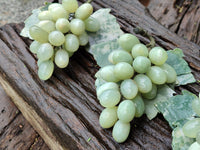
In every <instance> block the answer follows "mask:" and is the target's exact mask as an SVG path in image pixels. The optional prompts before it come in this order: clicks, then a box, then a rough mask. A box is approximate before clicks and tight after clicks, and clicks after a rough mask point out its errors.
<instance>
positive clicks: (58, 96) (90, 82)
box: [0, 0, 199, 150]
mask: <svg viewBox="0 0 200 150" xmlns="http://www.w3.org/2000/svg"><path fill="white" fill-rule="evenodd" d="M93 4H94V5H95V8H100V7H111V8H112V10H113V11H112V13H113V14H115V15H116V16H117V18H118V21H120V24H121V26H122V28H123V30H124V31H126V32H132V29H133V27H136V26H141V27H143V28H144V29H146V30H148V31H149V32H150V33H153V36H154V37H155V39H156V41H157V42H158V45H161V46H163V47H165V48H173V47H175V46H177V45H179V44H180V45H181V44H182V45H181V48H182V47H183V45H184V44H185V48H184V49H183V50H184V52H185V55H186V59H187V60H188V62H190V63H193V64H194V66H193V68H194V74H195V77H196V78H197V79H198V78H199V75H198V69H196V67H198V64H199V58H198V57H197V56H196V54H197V53H198V52H197V50H198V49H199V47H198V46H197V45H195V44H193V43H191V42H188V41H186V40H184V39H181V38H179V37H177V36H176V35H175V34H173V33H172V32H170V31H168V30H167V29H165V28H163V27H162V26H161V25H160V24H158V23H157V22H156V21H155V20H153V19H152V18H151V17H150V16H149V15H148V13H147V12H144V7H143V6H142V5H141V4H139V3H138V2H135V1H134V2H132V1H128V0H127V1H123V2H122V1H118V2H114V1H112V0H111V1H104V0H103V1H98V2H96V1H95V3H93ZM119 8H120V9H119ZM132 10H134V11H132ZM139 16H140V17H141V18H139ZM21 28H22V26H20V25H6V26H4V27H3V28H1V30H0V76H1V80H0V82H1V84H3V86H4V88H5V89H6V90H7V93H8V94H9V95H10V96H11V97H12V98H13V101H14V102H15V103H16V104H18V107H20V106H21V104H20V103H19V102H22V101H23V104H27V105H25V107H21V108H20V109H21V110H22V112H25V113H27V114H26V115H25V116H26V118H27V119H28V118H29V121H30V122H32V123H33V122H34V123H38V121H34V120H33V119H34V118H33V119H32V120H30V116H28V115H30V113H32V112H34V111H35V113H36V114H35V116H37V117H38V118H39V119H41V120H42V121H44V122H45V125H46V126H47V128H48V129H49V132H51V133H53V135H50V134H48V133H46V135H50V137H51V136H52V137H55V138H53V140H54V142H56V141H58V144H59V145H60V146H61V147H62V148H63V149H67V148H69V149H125V148H128V149H133V148H134V149H149V150H151V149H155V148H157V149H164V150H165V149H171V146H170V145H171V130H170V128H169V126H168V125H167V123H166V122H165V121H164V119H163V118H162V117H161V116H159V117H157V118H156V119H154V120H152V121H148V119H147V118H146V117H145V116H144V117H142V118H140V119H135V120H134V121H133V122H132V126H133V127H132V130H131V134H130V138H129V139H128V140H127V142H125V143H124V144H117V143H116V142H114V141H113V139H112V138H111V130H103V129H102V128H101V127H100V126H99V124H98V116H99V114H100V111H101V110H102V107H101V106H100V105H99V103H98V101H97V99H96V96H95V88H94V73H95V72H96V71H97V68H96V63H95V62H94V60H93V58H92V57H91V55H89V54H88V53H87V52H85V51H84V49H81V50H80V51H79V52H77V53H76V54H75V55H74V56H73V57H72V59H71V61H70V64H69V66H68V68H67V69H64V70H60V69H56V70H55V73H54V75H53V77H52V78H51V79H50V80H49V81H46V82H43V81H40V80H39V79H38V77H37V65H36V63H35V57H34V56H33V55H32V54H30V53H29V51H28V45H29V44H30V41H28V40H27V39H21V38H20V37H19V30H20V29H21ZM139 37H140V39H141V40H142V41H143V42H147V41H148V40H147V39H146V38H144V37H141V36H139ZM186 48H188V50H189V51H190V53H189V52H187V51H186ZM191 86H192V87H193V90H194V92H197V91H198V89H199V84H192V85H191ZM10 87H12V89H13V91H12V92H13V93H11V92H10V91H11V89H10ZM188 87H189V86H185V87H183V88H188ZM16 95H18V96H17V97H16ZM27 108H30V109H29V111H27ZM32 116H33V115H32ZM135 125H136V127H134V126H135ZM42 126H44V125H42ZM35 128H36V130H37V131H38V132H39V133H40V134H41V135H42V133H41V131H40V128H38V126H35ZM158 128H159V129H160V130H159V131H157V129H158ZM43 130H44V129H43ZM46 135H43V136H42V137H43V138H45V139H46V142H47V144H48V145H49V146H52V145H51V142H49V141H48V139H47V138H46V137H45V136H46ZM88 138H91V141H89V142H87V140H88ZM52 149H53V148H52Z"/></svg>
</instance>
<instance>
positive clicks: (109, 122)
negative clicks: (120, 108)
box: [99, 106, 118, 129]
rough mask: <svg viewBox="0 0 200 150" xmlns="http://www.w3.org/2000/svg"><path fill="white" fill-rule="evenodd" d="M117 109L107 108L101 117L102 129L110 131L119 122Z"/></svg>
mask: <svg viewBox="0 0 200 150" xmlns="http://www.w3.org/2000/svg"><path fill="white" fill-rule="evenodd" d="M117 120H118V118H117V107H116V106H115V107H111V108H105V109H104V110H103V111H102V112H101V114H100V116H99V124H100V125H101V127H102V128H104V129H108V128H111V127H112V126H114V124H115V123H116V122H117Z"/></svg>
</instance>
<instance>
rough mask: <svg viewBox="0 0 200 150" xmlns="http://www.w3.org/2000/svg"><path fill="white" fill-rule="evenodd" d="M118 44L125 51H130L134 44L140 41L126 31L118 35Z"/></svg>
mask: <svg viewBox="0 0 200 150" xmlns="http://www.w3.org/2000/svg"><path fill="white" fill-rule="evenodd" d="M118 43H119V45H120V46H121V47H122V48H123V49H124V50H126V51H127V52H130V51H131V50H132V48H133V46H135V45H136V44H139V43H140V41H139V40H138V38H137V37H136V36H134V35H132V34H129V33H126V34H123V35H121V36H120V37H119V39H118Z"/></svg>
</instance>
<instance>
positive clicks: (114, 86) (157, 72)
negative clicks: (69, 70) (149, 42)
mask: <svg viewBox="0 0 200 150" xmlns="http://www.w3.org/2000/svg"><path fill="white" fill-rule="evenodd" d="M118 43H119V45H120V47H121V49H119V50H114V51H112V52H111V53H110V54H109V56H108V60H109V62H110V63H111V65H107V66H104V67H102V68H101V69H100V70H99V71H98V72H97V77H98V78H100V79H102V80H103V81H104V83H103V84H102V85H101V86H99V87H97V89H96V92H97V98H98V99H99V102H100V104H101V105H102V106H103V107H105V109H104V110H103V111H102V113H101V114H100V117H99V123H100V125H101V126H102V127H103V128H111V127H113V130H112V136H113V138H114V139H115V141H117V142H118V143H121V142H124V141H125V140H126V139H127V137H128V135H129V132H130V122H131V121H132V120H133V118H134V117H141V116H142V115H143V113H144V110H145V104H144V101H143V99H148V100H149V101H150V100H152V99H154V98H155V97H156V96H157V88H158V85H163V84H167V83H173V82H175V81H176V77H177V75H176V71H175V70H174V68H173V67H171V66H170V65H168V64H167V63H166V60H167V58H168V55H167V52H166V51H165V50H164V49H163V48H161V47H154V48H152V49H151V50H150V51H149V50H148V48H147V47H146V46H145V45H144V44H141V43H140V41H139V40H138V38H137V37H136V36H134V35H132V34H123V35H121V36H120V37H119V39H118Z"/></svg>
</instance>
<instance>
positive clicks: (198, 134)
mask: <svg viewBox="0 0 200 150" xmlns="http://www.w3.org/2000/svg"><path fill="white" fill-rule="evenodd" d="M196 141H197V143H198V144H200V131H199V132H198V133H197V135H196Z"/></svg>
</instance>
